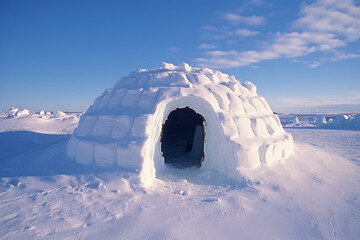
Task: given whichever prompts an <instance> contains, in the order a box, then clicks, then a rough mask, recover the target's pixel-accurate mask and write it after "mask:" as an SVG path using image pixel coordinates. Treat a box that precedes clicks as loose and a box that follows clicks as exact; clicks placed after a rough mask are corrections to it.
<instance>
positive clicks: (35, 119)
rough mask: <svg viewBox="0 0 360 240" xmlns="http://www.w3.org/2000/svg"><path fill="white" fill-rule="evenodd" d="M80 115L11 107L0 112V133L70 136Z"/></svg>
mask: <svg viewBox="0 0 360 240" xmlns="http://www.w3.org/2000/svg"><path fill="white" fill-rule="evenodd" d="M81 114H82V113H64V112H61V111H53V112H49V111H48V112H45V111H40V112H30V111H29V110H28V109H22V110H19V108H16V107H12V108H10V109H9V110H8V111H7V112H0V132H5V131H31V132H38V133H46V134H71V133H72V131H73V129H74V128H75V127H76V126H77V123H78V121H79V117H80V115H81Z"/></svg>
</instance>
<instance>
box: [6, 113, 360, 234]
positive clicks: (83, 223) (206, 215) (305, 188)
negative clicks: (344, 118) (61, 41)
mask: <svg viewBox="0 0 360 240" xmlns="http://www.w3.org/2000/svg"><path fill="white" fill-rule="evenodd" d="M20 115H21V114H20ZM45 115H46V113H45ZM52 115H53V116H52V117H51V116H50V115H49V116H48V117H41V114H34V113H26V112H25V114H24V115H22V116H13V117H11V116H10V117H9V116H8V114H3V115H2V117H0V179H1V180H0V238H1V239H204V238H206V239H360V228H359V226H360V185H359V182H360V131H351V130H346V131H345V130H328V129H319V128H314V127H312V128H308V127H306V128H304V127H297V128H286V129H285V130H286V131H287V132H290V133H291V134H293V137H294V140H295V153H294V154H293V156H292V157H290V158H289V159H288V160H286V161H284V162H280V163H275V164H273V165H272V166H271V167H266V166H265V167H261V168H258V169H255V170H248V171H246V172H243V173H242V174H243V175H244V176H245V177H246V179H247V181H246V182H237V181H235V180H232V179H228V178H227V177H226V176H222V175H220V174H219V173H217V172H215V171H202V170H201V168H200V169H196V168H192V169H187V170H184V169H182V170H180V169H174V168H171V167H169V168H168V171H167V172H163V173H162V174H161V175H160V176H157V177H158V179H157V180H156V182H155V185H154V186H153V187H152V188H150V189H144V188H141V187H140V185H139V182H138V178H137V177H136V173H132V172H129V171H126V169H121V168H116V169H109V168H100V167H95V166H83V165H80V164H77V163H76V162H74V161H73V160H70V159H69V158H67V157H66V154H65V147H66V144H67V141H68V139H69V138H70V135H69V134H70V133H71V132H72V130H73V129H74V128H75V127H76V123H77V120H78V115H76V114H73V115H68V114H66V116H65V115H62V114H58V115H57V116H55V115H54V114H52ZM65 134H66V135H65ZM205 161H206V159H205Z"/></svg>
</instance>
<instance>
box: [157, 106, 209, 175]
mask: <svg viewBox="0 0 360 240" xmlns="http://www.w3.org/2000/svg"><path fill="white" fill-rule="evenodd" d="M204 121H205V119H204V117H203V116H201V115H200V114H198V113H196V112H195V111H194V110H192V109H191V108H189V107H185V108H177V109H175V110H174V111H172V112H171V113H170V114H169V116H168V118H167V120H166V121H165V123H164V125H163V129H162V133H161V152H162V155H163V157H164V159H165V163H168V164H171V165H173V166H175V167H177V168H189V167H193V166H196V167H201V163H202V162H203V160H204V157H205V155H204V140H205V131H204V124H203V123H204Z"/></svg>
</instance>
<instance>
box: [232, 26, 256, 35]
mask: <svg viewBox="0 0 360 240" xmlns="http://www.w3.org/2000/svg"><path fill="white" fill-rule="evenodd" d="M235 34H236V35H239V36H244V37H250V36H255V35H258V34H259V32H258V31H251V30H248V29H244V28H242V29H238V30H236V31H235Z"/></svg>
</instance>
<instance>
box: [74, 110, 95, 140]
mask: <svg viewBox="0 0 360 240" xmlns="http://www.w3.org/2000/svg"><path fill="white" fill-rule="evenodd" d="M98 118H99V117H98V116H91V115H82V116H81V117H80V121H79V125H78V128H77V129H76V132H77V135H78V136H80V137H83V136H88V135H90V133H91V130H92V129H93V127H94V125H95V123H96V121H97V120H98Z"/></svg>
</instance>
